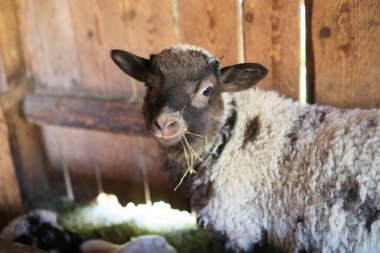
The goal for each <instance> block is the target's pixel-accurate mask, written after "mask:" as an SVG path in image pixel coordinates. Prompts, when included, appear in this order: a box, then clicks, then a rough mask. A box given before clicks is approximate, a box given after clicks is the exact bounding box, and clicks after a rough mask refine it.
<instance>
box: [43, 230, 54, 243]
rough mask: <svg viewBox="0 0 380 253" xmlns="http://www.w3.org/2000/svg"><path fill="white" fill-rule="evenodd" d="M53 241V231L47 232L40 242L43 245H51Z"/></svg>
mask: <svg viewBox="0 0 380 253" xmlns="http://www.w3.org/2000/svg"><path fill="white" fill-rule="evenodd" d="M54 240H55V234H54V232H53V231H47V232H46V233H45V234H44V235H43V236H42V241H43V242H44V243H51V242H53V241H54Z"/></svg>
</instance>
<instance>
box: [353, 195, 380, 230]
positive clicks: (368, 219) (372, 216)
mask: <svg viewBox="0 0 380 253" xmlns="http://www.w3.org/2000/svg"><path fill="white" fill-rule="evenodd" d="M356 215H357V216H358V218H362V219H363V218H364V219H365V228H366V229H367V231H368V232H371V225H372V223H373V222H375V221H377V220H378V219H379V218H380V209H379V207H378V206H376V202H375V201H374V200H372V199H370V198H367V199H366V200H365V201H364V203H363V204H361V205H360V206H359V207H358V209H357V211H356Z"/></svg>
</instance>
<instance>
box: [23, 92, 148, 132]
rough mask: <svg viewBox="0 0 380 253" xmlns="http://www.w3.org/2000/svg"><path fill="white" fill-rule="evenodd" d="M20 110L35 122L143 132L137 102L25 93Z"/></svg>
mask: <svg viewBox="0 0 380 253" xmlns="http://www.w3.org/2000/svg"><path fill="white" fill-rule="evenodd" d="M23 112H24V115H25V116H26V118H27V119H28V120H29V121H30V122H33V123H36V124H39V125H46V124H47V125H57V126H66V127H76V128H86V129H93V130H99V131H107V132H112V133H118V134H129V135H136V134H139V135H141V134H143V133H144V132H146V128H145V124H144V119H143V115H142V104H141V103H130V102H127V101H125V100H124V101H123V100H111V99H102V98H87V97H72V96H56V95H45V94H44V95H42V94H35V95H29V96H27V97H26V98H25V100H24V104H23Z"/></svg>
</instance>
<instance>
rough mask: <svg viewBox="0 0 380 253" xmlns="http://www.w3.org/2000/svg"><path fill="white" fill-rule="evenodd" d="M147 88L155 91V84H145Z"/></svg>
mask: <svg viewBox="0 0 380 253" xmlns="http://www.w3.org/2000/svg"><path fill="white" fill-rule="evenodd" d="M145 86H146V87H147V88H148V89H149V90H153V87H154V86H153V84H151V83H145Z"/></svg>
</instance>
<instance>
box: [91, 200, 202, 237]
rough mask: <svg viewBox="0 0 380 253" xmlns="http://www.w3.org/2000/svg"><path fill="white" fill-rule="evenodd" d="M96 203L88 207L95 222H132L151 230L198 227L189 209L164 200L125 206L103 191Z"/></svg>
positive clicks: (109, 223) (106, 223) (108, 223)
mask: <svg viewBox="0 0 380 253" xmlns="http://www.w3.org/2000/svg"><path fill="white" fill-rule="evenodd" d="M95 202H96V203H95V204H94V205H92V206H90V207H87V208H86V209H87V211H86V212H87V214H89V216H90V217H88V218H90V219H91V220H93V221H94V222H100V223H104V224H105V225H114V224H121V223H125V222H130V223H133V224H135V225H136V226H138V227H139V228H141V229H147V230H149V231H158V232H163V231H168V230H178V229H184V228H196V218H195V216H194V215H193V214H191V213H189V212H187V211H180V210H177V209H172V208H171V206H170V204H167V203H165V202H163V201H160V202H155V203H153V204H152V205H147V204H139V205H135V204H134V203H128V204H127V205H126V206H125V207H123V206H122V205H121V204H120V203H119V201H118V199H117V197H116V196H115V195H111V194H106V193H101V194H99V195H98V197H97V198H96V201H95Z"/></svg>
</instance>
